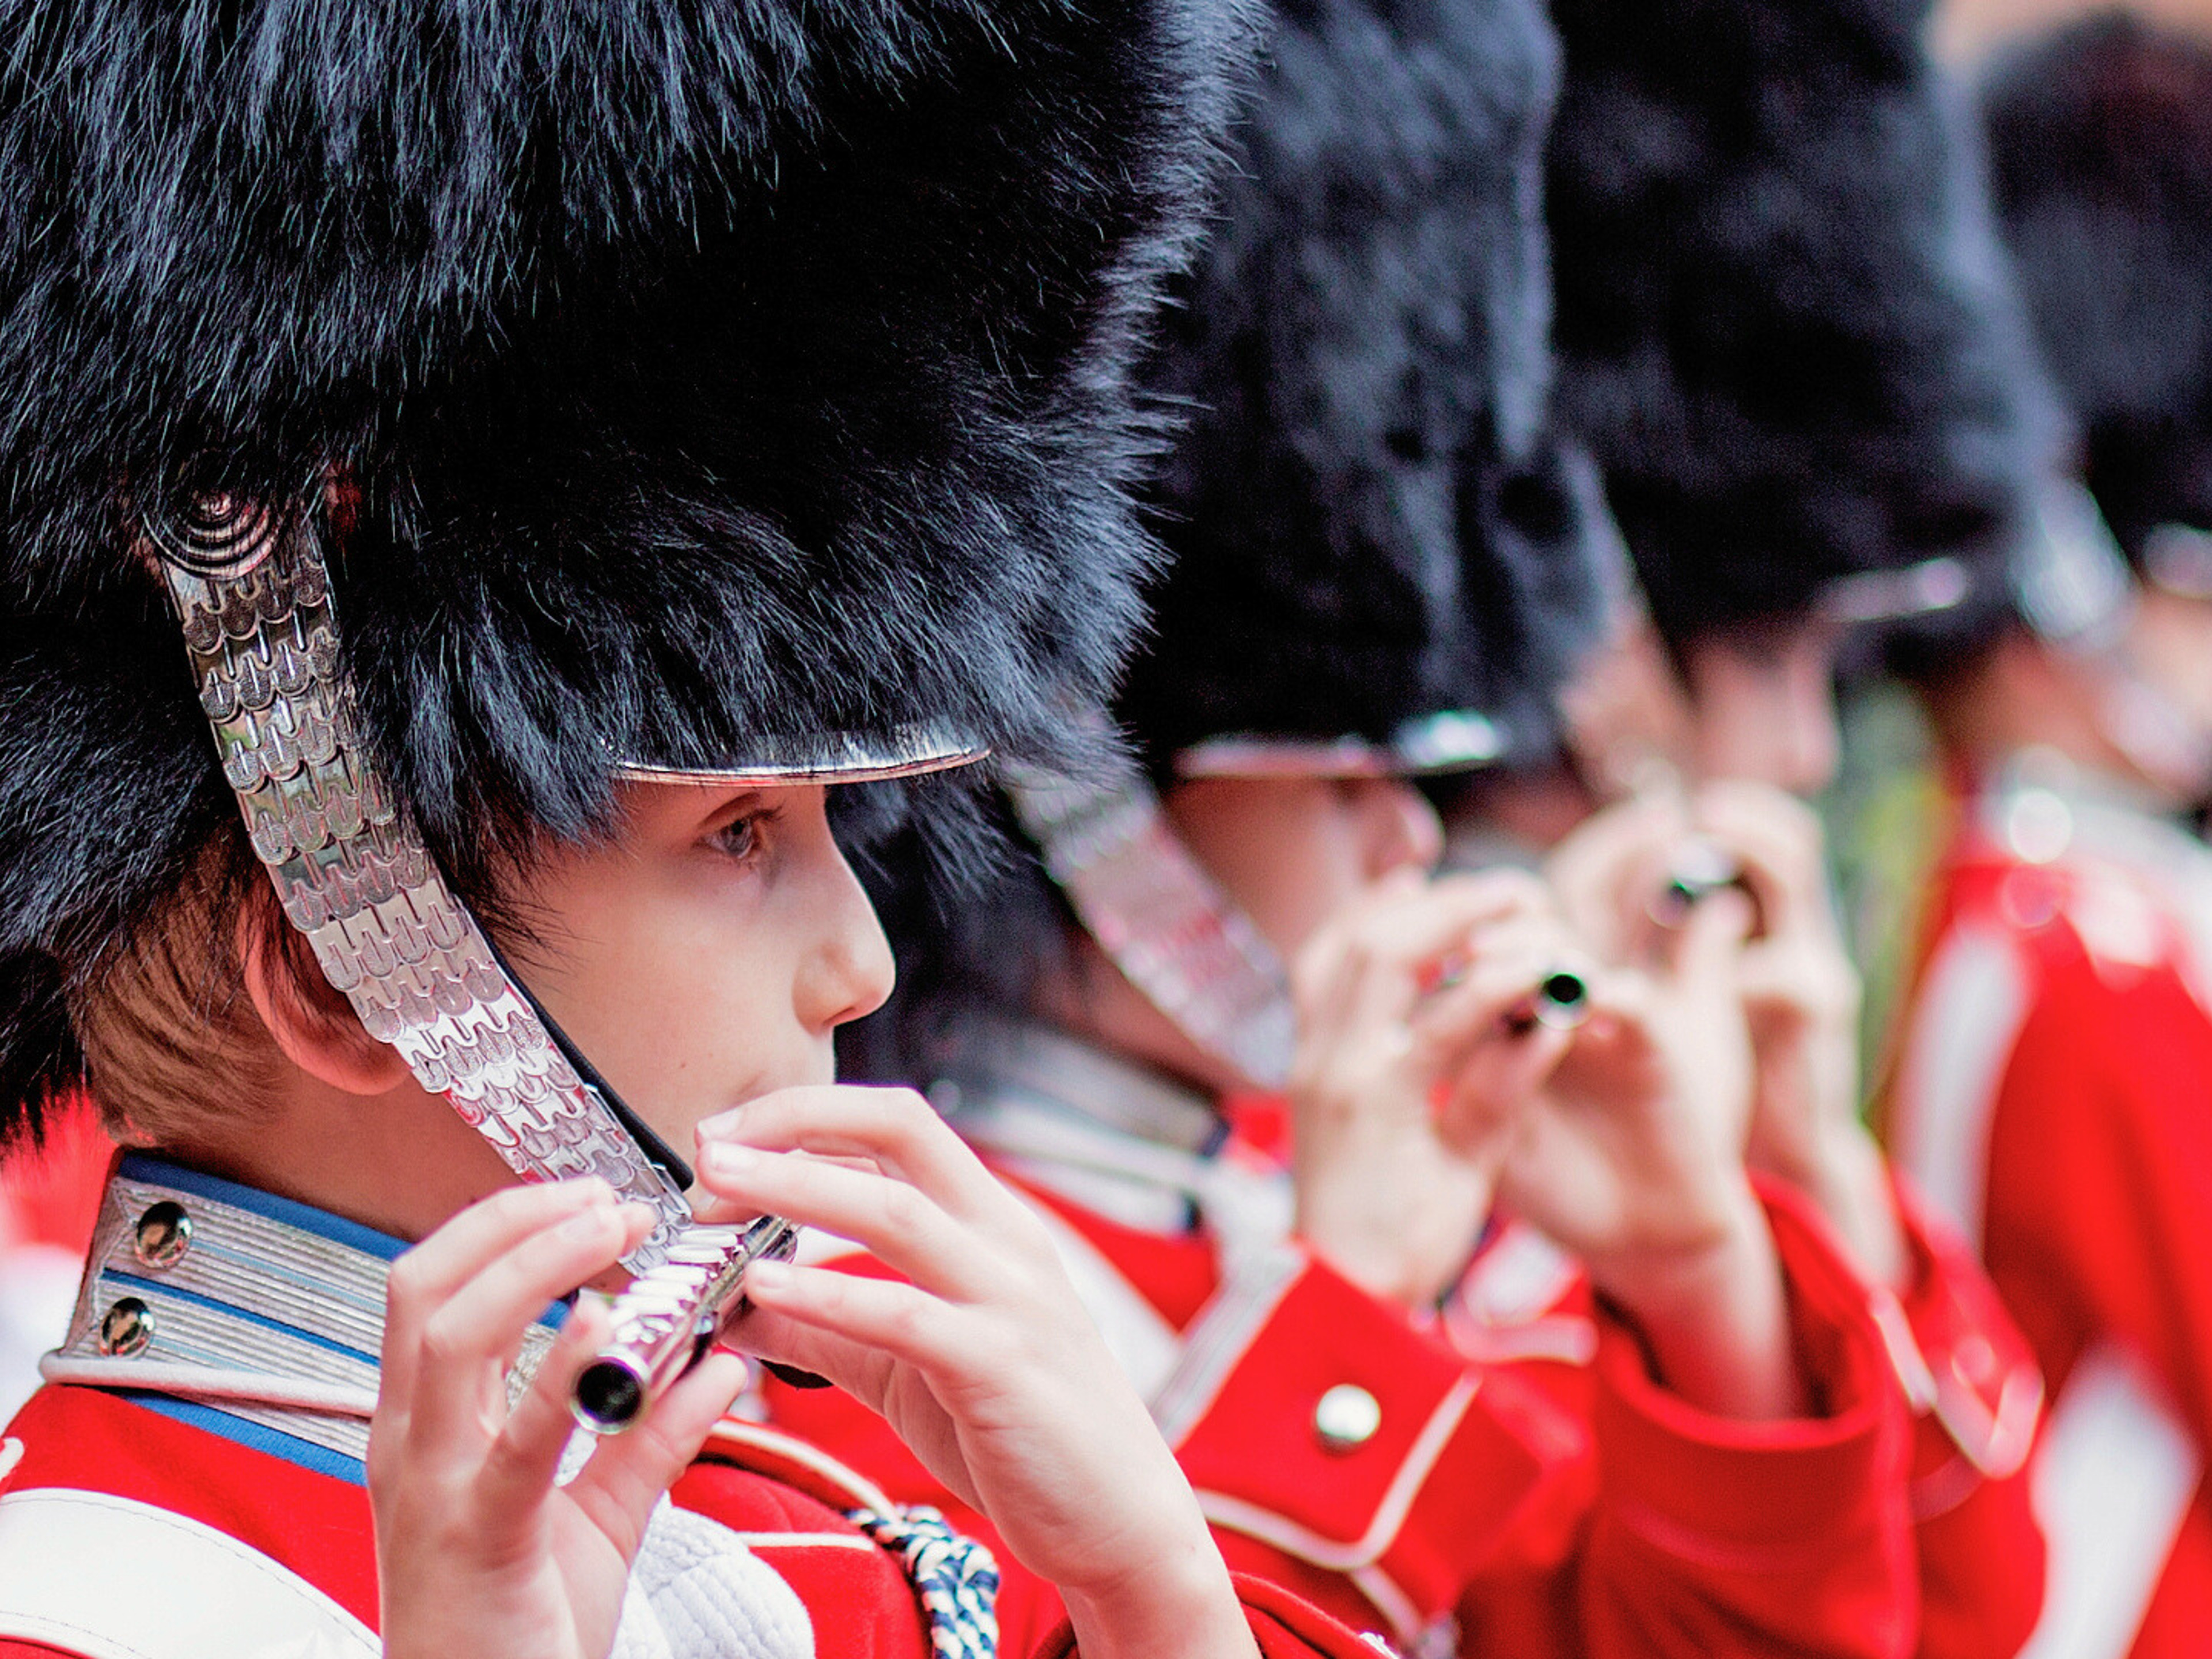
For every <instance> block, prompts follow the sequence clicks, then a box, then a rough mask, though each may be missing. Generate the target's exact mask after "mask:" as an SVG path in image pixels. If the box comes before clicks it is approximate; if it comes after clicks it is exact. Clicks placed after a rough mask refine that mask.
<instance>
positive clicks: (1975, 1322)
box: [1443, 1192, 2043, 1659]
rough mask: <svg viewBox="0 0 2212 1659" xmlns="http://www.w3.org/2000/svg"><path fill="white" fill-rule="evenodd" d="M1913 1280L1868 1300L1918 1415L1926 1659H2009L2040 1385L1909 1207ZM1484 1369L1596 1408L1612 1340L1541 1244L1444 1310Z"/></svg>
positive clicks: (2026, 1550) (1508, 1252)
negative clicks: (1506, 1369) (1900, 1292)
mask: <svg viewBox="0 0 2212 1659" xmlns="http://www.w3.org/2000/svg"><path fill="white" fill-rule="evenodd" d="M1899 1211H1900V1213H1901V1215H1902V1216H1903V1218H1904V1219H1905V1235H1906V1241H1907V1243H1908V1244H1909V1246H1910V1247H1911V1251H1912V1255H1913V1258H1914V1268H1915V1273H1914V1279H1913V1283H1912V1285H1911V1287H1910V1288H1909V1289H1908V1291H1906V1293H1905V1296H1904V1297H1902V1298H1898V1297H1891V1296H1889V1295H1888V1294H1887V1293H1886V1292H1881V1291H1871V1290H1869V1291H1868V1292H1867V1293H1866V1295H1867V1299H1868V1307H1869V1314H1870V1316H1872V1317H1873V1319H1874V1320H1875V1328H1876V1329H1877V1330H1879V1331H1880V1332H1881V1335H1882V1339H1883V1342H1884V1345H1885V1346H1886V1347H1887V1349H1888V1351H1889V1355H1890V1359H1891V1362H1892V1364H1893V1367H1894V1368H1895V1370H1896V1371H1897V1374H1898V1377H1899V1383H1901V1384H1902V1385H1903V1387H1904V1389H1905V1396H1906V1399H1907V1401H1909V1402H1910V1403H1911V1405H1912V1406H1913V1407H1915V1415H1914V1427H1913V1454H1912V1481H1911V1510H1912V1520H1913V1541H1914V1553H1915V1555H1916V1556H1917V1560H1918V1563H1919V1577H1920V1630H1919V1639H1918V1643H1917V1649H1916V1651H1917V1653H1918V1654H1919V1655H1920V1656H1921V1659H2008V1656H2011V1655H2013V1654H2015V1653H2017V1652H2019V1650H2020V1649H2021V1644H2022V1643H2024V1642H2025V1641H2026V1640H2027V1637H2028V1634H2029V1632H2031V1631H2032V1630H2033V1628H2034V1626H2035V1621H2036V1616H2037V1614H2038V1613H2039V1610H2040V1609H2041V1607H2042V1601H2043V1536H2042V1533H2041V1531H2040V1530H2039V1528H2038V1526H2037V1524H2036V1520H2035V1516H2034V1514H2033V1510H2032V1506H2031V1504H2030V1501H2029V1492H2028V1483H2027V1451H2028V1448H2029V1445H2030V1443H2031V1442H2032V1438H2033V1432H2034V1427H2035V1424H2036V1421H2037V1415H2038V1407H2039V1404H2040V1402H2041V1400H2042V1379H2041V1376H2040V1375H2039V1372H2038V1370H2037V1369H2036V1364H2035V1361H2034V1358H2033V1356H2032V1355H2031V1354H2030V1353H2029V1352H2028V1350H2027V1341H2026V1339H2025V1338H2023V1337H2022V1336H2021V1334H2020V1332H2019V1329H2018V1328H2017V1327H2015V1325H2014V1323H2013V1322H2012V1320H2011V1318H2010V1317H2009V1316H2008V1315H2007V1314H2006V1312H2005V1310H2004V1308H2003V1306H2002V1304H2001V1303H2000V1302H1999V1300H1998V1298H1997V1294H1996V1290H1995V1289H1994V1288H1993V1287H1992V1286H1991V1285H1990V1282H1989V1280H1988V1279H1987V1277H1986V1276H1985V1275H1984V1273H1983V1272H1982V1270H1981V1268H1980V1267H1979V1266H1978V1264H1977V1263H1976V1262H1975V1261H1974V1260H1973V1257H1972V1253H1971V1252H1970V1251H1969V1250H1968V1249H1967V1248H1966V1245H1965V1243H1964V1242H1963V1241H1962V1240H1960V1238H1958V1237H1957V1236H1956V1234H1955V1233H1954V1231H1952V1230H1951V1229H1950V1228H1949V1227H1948V1225H1945V1224H1943V1223H1942V1222H1941V1221H1938V1220H1936V1219H1934V1218H1929V1217H1928V1216H1926V1215H1924V1214H1923V1212H1922V1211H1921V1209H1920V1207H1919V1206H1917V1204H1916V1203H1915V1202H1913V1200H1911V1198H1910V1196H1909V1195H1907V1194H1904V1193H1903V1192H1900V1193H1899ZM1443 1328H1444V1331H1445V1333H1446V1334H1447V1335H1448V1336H1449V1338H1450V1339H1451V1340H1452V1342H1453V1345H1454V1346H1456V1347H1457V1348H1458V1349H1459V1350H1460V1351H1461V1352H1462V1353H1465V1354H1467V1355H1468V1357H1469V1358H1475V1359H1480V1360H1484V1361H1487V1362H1489V1363H1491V1364H1505V1365H1511V1366H1513V1367H1515V1368H1516V1370H1519V1372H1520V1373H1521V1374H1522V1375H1523V1376H1528V1377H1530V1378H1532V1379H1534V1380H1535V1381H1537V1382H1539V1383H1541V1384H1542V1385H1543V1386H1544V1387H1545V1388H1546V1389H1547V1391H1548V1392H1549V1393H1551V1394H1552V1395H1553V1398H1554V1399H1556V1400H1558V1401H1559V1402H1560V1404H1561V1405H1562V1407H1565V1409H1567V1410H1569V1411H1571V1412H1574V1413H1578V1414H1587V1413H1589V1412H1590V1411H1591V1410H1592V1409H1593V1407H1594V1405H1595V1400H1596V1398H1597V1389H1598V1380H1597V1377H1596V1376H1595V1374H1594V1372H1593V1370H1592V1367H1591V1364H1590V1362H1591V1360H1592V1358H1594V1357H1595V1355H1596V1354H1597V1352H1599V1350H1600V1346H1601V1343H1600V1331H1601V1325H1600V1323H1599V1322H1598V1319H1597V1316H1596V1314H1595V1305H1594V1303H1593V1300H1592V1297H1591V1291H1590V1285H1589V1278H1588V1277H1587V1275H1585V1274H1584V1273H1583V1272H1582V1270H1581V1269H1580V1267H1578V1266H1577V1264H1576V1263H1575V1262H1574V1261H1573V1260H1572V1259H1571V1258H1570V1257H1568V1256H1566V1255H1563V1254H1561V1253H1560V1252H1559V1249H1557V1248H1556V1247H1554V1246H1553V1245H1552V1244H1551V1243H1548V1242H1547V1240H1545V1239H1544V1238H1543V1237H1541V1236H1540V1235H1538V1234H1537V1233H1535V1232H1534V1231H1532V1230H1530V1229H1528V1228H1526V1227H1522V1226H1520V1225H1516V1224H1513V1223H1507V1224H1505V1225H1504V1226H1502V1227H1500V1228H1498V1229H1497V1230H1496V1231H1494V1233H1493V1234H1492V1237H1490V1238H1488V1239H1487V1240H1486V1241H1485V1243H1484V1245H1483V1248H1482V1249H1481V1250H1480V1252H1478V1254H1477V1255H1476V1257H1475V1260H1474V1264H1473V1266H1472V1267H1469V1269H1468V1273H1467V1275H1466V1277H1465V1278H1464V1279H1462V1281H1461V1283H1460V1285H1459V1286H1458V1288H1457V1290H1456V1291H1455V1294H1454V1295H1453V1296H1452V1297H1450V1298H1449V1300H1448V1301H1447V1302H1446V1304H1445V1305H1444V1310H1443Z"/></svg>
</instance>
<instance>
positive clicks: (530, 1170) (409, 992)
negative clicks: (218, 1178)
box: [145, 495, 692, 1273]
mask: <svg viewBox="0 0 2212 1659" xmlns="http://www.w3.org/2000/svg"><path fill="white" fill-rule="evenodd" d="M145 532H146V535H147V538H148V539H149V541H150V542H151V544H152V545H153V549H154V550H155V553H156V555H157V557H156V558H155V561H154V562H155V564H156V565H157V566H158V568H160V570H161V574H162V576H163V578H164V580H166V581H167V585H168V590H169V596H170V599H172V601H173V603H174V605H175V606H176V610H177V614H178V615H179V617H180V618H181V619H182V621H183V623H184V635H185V647H186V649H187V651H188V652H189V653H190V655H191V666H192V675H193V678H194V680H195V682H196V683H197V686H198V688H199V698H200V707H201V708H202V709H203V710H204V712H205V713H206V714H207V717H208V720H209V723H210V726H212V727H213V729H214V732H215V739H216V750H217V752H218V754H219V755H220V756H221V757H222V771H223V776H224V777H225V778H226V779H227V780H228V781H229V783H230V786H231V787H232V788H233V789H234V791H236V792H237V795H238V801H239V806H240V810H241V811H243V812H244V814H245V817H246V832H247V834H248V836H250V838H251V839H252V843H253V850H254V852H255V853H256V854H258V856H259V857H260V859H261V860H262V862H263V863H264V864H265V865H266V866H268V868H269V873H270V878H271V880H273V881H274V882H275V883H276V892H277V896H278V897H279V899H280V900H281V901H282V902H283V906H284V913H285V915H287V916H289V918H290V919H291V921H292V923H293V925H294V926H295V927H298V928H299V929H300V931H301V933H305V934H306V935H307V939H308V942H309V943H310V944H311V945H313V948H314V952H315V959H316V961H317V962H319V963H320V964H321V965H322V969H323V972H324V973H325V975H327V976H328V977H329V979H330V981H331V984H332V985H334V986H336V987H337V988H338V989H339V990H341V991H343V992H344V993H345V994H346V996H347V998H348V999H349V1000H350V1001H351V1002H352V1004H353V1006H354V1008H355V1011H356V1012H358V1013H359V1014H360V1016H361V1021H362V1025H363V1026H364V1027H366V1028H367V1030H368V1033H369V1035H370V1036H374V1037H375V1038H377V1039H378V1040H379V1041H380V1042H388V1043H390V1044H391V1045H392V1047H393V1048H396V1049H398V1051H399V1053H400V1054H401V1055H402V1056H403V1057H404V1059H405V1060H406V1061H407V1064H408V1067H409V1069H410V1070H411V1071H412V1072H413V1073H414V1074H415V1077H416V1081H418V1082H419V1083H421V1084H422V1086H423V1088H425V1089H427V1090H428V1091H430V1092H431V1093H432V1094H438V1095H443V1096H445V1097H446V1098H447V1099H448V1100H449V1101H451V1102H452V1103H453V1109H454V1110H455V1111H457V1112H459V1114H460V1115H461V1116H462V1118H463V1119H464V1120H465V1121H467V1122H468V1123H469V1124H471V1126H472V1127H475V1128H476V1129H477V1132H478V1133H481V1134H482V1135H483V1137H484V1139H486V1140H488V1141H489V1142H490V1143H491V1144H492V1146H494V1147H495V1149H496V1150H497V1151H498V1152H499V1155H500V1156H501V1158H503V1159H505V1160H506V1162H507V1167H508V1168H509V1169H511V1170H513V1171H514V1172H515V1173H516V1174H517V1175H518V1176H521V1177H522V1178H523V1179H524V1180H526V1181H555V1180H561V1179H564V1178H569V1177H575V1176H600V1177H601V1178H602V1179H604V1180H605V1181H606V1182H608V1184H609V1185H611V1186H612V1187H613V1188H615V1190H616V1191H617V1193H619V1194H621V1195H622V1196H623V1197H624V1198H625V1199H629V1200H635V1201H637V1202H639V1203H642V1204H645V1205H647V1206H649V1207H650V1208H652V1210H653V1212H655V1214H656V1215H657V1216H658V1217H659V1223H658V1225H656V1227H655V1228H654V1230H653V1233H652V1235H651V1236H650V1237H647V1239H646V1241H645V1242H644V1243H642V1244H641V1245H640V1246H639V1247H638V1248H637V1249H635V1250H633V1251H632V1252H631V1253H630V1254H629V1255H628V1256H626V1257H624V1258H623V1260H624V1262H625V1264H626V1265H627V1266H628V1267H629V1268H630V1270H631V1271H632V1272H633V1273H645V1272H647V1271H649V1270H650V1269H652V1268H653V1267H656V1266H658V1265H659V1263H660V1262H661V1261H664V1260H665V1258H666V1256H667V1255H668V1252H669V1250H670V1248H671V1245H672V1244H673V1243H674V1242H675V1239H676V1236H677V1234H678V1231H680V1230H681V1229H683V1228H684V1227H686V1226H688V1225H690V1223H691V1220H692V1213H691V1207H690V1205H689V1204H688V1203H687V1202H686V1201H685V1200H684V1194H682V1193H681V1192H679V1191H678V1190H677V1188H676V1187H675V1186H674V1185H673V1183H672V1182H671V1181H670V1180H669V1179H668V1178H667V1177H666V1176H665V1175H664V1174H663V1173H662V1172H661V1170H659V1168H658V1166H656V1165H655V1164H653V1162H652V1161H651V1160H650V1159H648V1158H647V1157H646V1155H645V1153H644V1152H643V1150H642V1149H641V1147H640V1146H638V1144H637V1142H636V1141H635V1139H633V1138H632V1137H631V1135H630V1134H629V1131H628V1130H627V1129H625V1128H624V1127H623V1124H622V1121H621V1120H620V1119H619V1118H617V1116H616V1115H615V1114H614V1112H613V1111H612V1110H611V1109H610V1108H609V1106H608V1105H607V1103H606V1101H605V1099H604V1098H603V1097H601V1096H600V1094H599V1091H597V1090H595V1089H593V1088H592V1087H591V1086H590V1085H587V1084H586V1083H585V1082H584V1081H583V1079H581V1078H580V1077H579V1076H578V1075H577V1073H576V1070H575V1068H574V1066H571V1065H570V1064H569V1063H568V1059H567V1057H566V1056H565V1055H564V1054H562V1052H561V1050H560V1048H559V1047H558V1046H557V1045H556V1043H555V1042H553V1040H552V1038H551V1037H550V1036H549V1034H548V1033H547V1031H546V1030H545V1027H544V1023H543V1022H542V1021H541V1020H540V1019H539V1018H538V1014H537V1012H536V1011H535V1010H534V1009H533V1007H532V1005H531V1003H530V1000H529V999H528V998H527V997H526V996H525V995H524V994H523V993H522V991H521V990H520V987H518V986H517V985H516V984H515V983H514V981H513V979H512V978H511V977H510V975H508V973H507V969H505V968H504V967H503V966H501V963H500V962H499V959H498V957H496V955H495V953H494V952H493V951H492V948H491V945H490V944H489V941H488V940H486V939H485V938H484V935H483V931H482V930H481V929H480V928H479V927H477V921H476V919H475V917H473V916H472V915H470V914H469V911H468V909H467V908H466V907H465V906H464V905H463V904H462V903H461V902H460V901H459V900H458V899H457V898H455V897H454V896H453V893H452V892H451V891H450V890H448V889H447V886H446V884H445V880H444V878H443V877H442V876H441V874H440V873H439V872H438V868H437V866H436V864H435V862H434V861H433V860H432V859H431V858H430V856H429V853H428V849H427V848H426V847H425V845H424V843H423V841H422V835H421V833H420V832H419V831H418V830H417V829H416V827H415V825H414V823H412V822H411V821H410V818H409V817H408V815H407V813H406V812H405V811H404V810H403V809H402V808H401V807H400V806H399V805H398V804H397V803H396V802H395V801H394V799H393V798H392V792H391V791H390V789H389V788H388V787H386V784H385V783H384V781H383V780H382V779H380V777H379V776H378V775H377V774H376V771H375V769H374V767H373V766H372V765H371V763H370V761H369V757H368V752H367V750H366V749H365V748H364V747H363V745H362V740H361V733H360V720H359V715H358V712H357V709H356V702H355V698H354V692H353V688H352V686H351V685H350V684H349V683H348V681H347V679H346V678H345V676H344V674H343V671H341V666H340V660H339V652H338V633H337V611H336V608H335V605H334V603H333V600H332V598H331V582H330V573H329V570H328V568H327V566H326V564H325V559H324V555H323V550H322V547H321V544H320V541H319V535H318V532H317V529H316V523H315V515H314V514H313V513H311V512H307V511H304V510H299V509H292V510H289V511H286V510H280V509H276V508H272V507H267V506H264V505H262V504H259V503H254V502H248V501H240V500H238V499H236V498H234V497H229V496H223V495H202V496H199V497H197V498H195V499H194V500H193V501H191V502H190V504H189V505H188V506H187V507H185V509H184V511H183V513H181V514H180V515H179V516H176V517H173V518H170V517H160V516H156V515H151V514H149V516H148V517H147V518H146V520H145Z"/></svg>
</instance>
